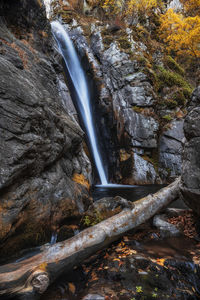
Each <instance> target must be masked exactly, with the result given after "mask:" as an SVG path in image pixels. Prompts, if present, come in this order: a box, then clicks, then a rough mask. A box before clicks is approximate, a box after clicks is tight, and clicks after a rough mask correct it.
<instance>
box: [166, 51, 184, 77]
mask: <svg viewBox="0 0 200 300" xmlns="http://www.w3.org/2000/svg"><path fill="white" fill-rule="evenodd" d="M164 64H165V66H166V67H168V68H169V69H171V70H172V71H174V72H176V73H178V74H180V75H182V76H183V75H184V74H185V70H184V69H183V68H182V67H181V66H180V65H179V64H178V63H177V62H176V61H175V59H173V58H172V57H171V56H170V55H167V56H166V57H165V58H164Z"/></svg>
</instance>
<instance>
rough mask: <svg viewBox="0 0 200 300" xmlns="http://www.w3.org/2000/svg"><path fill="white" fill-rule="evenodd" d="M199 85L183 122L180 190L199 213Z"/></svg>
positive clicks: (187, 202) (186, 200) (187, 201)
mask: <svg viewBox="0 0 200 300" xmlns="http://www.w3.org/2000/svg"><path fill="white" fill-rule="evenodd" d="M199 125H200V87H198V88H197V89H195V91H194V92H193V95H192V99H191V102H190V103H189V107H188V115H187V117H186V119H185V122H184V132H185V137H186V142H185V147H184V153H183V166H182V177H181V178H182V184H181V190H182V194H183V197H184V201H185V202H186V204H187V205H188V206H189V207H191V208H192V209H193V210H194V212H195V213H197V214H198V215H200V127H199Z"/></svg>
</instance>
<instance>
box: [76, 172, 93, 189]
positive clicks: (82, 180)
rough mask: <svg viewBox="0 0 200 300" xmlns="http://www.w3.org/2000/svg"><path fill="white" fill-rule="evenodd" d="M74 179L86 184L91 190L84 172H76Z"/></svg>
mask: <svg viewBox="0 0 200 300" xmlns="http://www.w3.org/2000/svg"><path fill="white" fill-rule="evenodd" d="M72 180H73V181H75V182H76V183H79V184H81V185H84V186H85V187H86V188H87V189H88V190H89V188H90V184H89V182H88V181H87V179H86V178H85V176H84V175H83V174H78V173H74V175H73V177H72Z"/></svg>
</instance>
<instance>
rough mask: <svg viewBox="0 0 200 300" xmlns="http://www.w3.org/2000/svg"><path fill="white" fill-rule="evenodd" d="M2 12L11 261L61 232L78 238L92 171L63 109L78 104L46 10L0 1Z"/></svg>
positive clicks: (3, 199) (2, 187)
mask: <svg viewBox="0 0 200 300" xmlns="http://www.w3.org/2000/svg"><path fill="white" fill-rule="evenodd" d="M0 12H1V13H0V14H1V15H0V24H1V26H0V138H1V143H0V165H1V169H0V242H1V247H0V253H1V255H3V254H6V255H9V254H11V253H15V252H16V251H18V250H20V249H22V248H24V247H31V246H35V245H38V244H40V243H44V242H47V241H48V242H49V241H50V238H51V234H52V232H53V231H55V229H56V228H57V227H61V228H62V229H61V231H60V234H64V236H65V238H68V237H70V236H72V235H73V234H74V231H73V228H74V227H73V226H74V219H76V218H80V216H81V215H82V213H83V212H84V211H85V209H86V208H87V206H88V204H89V203H90V199H89V192H88V187H89V181H90V173H91V172H90V171H91V166H90V162H89V160H88V158H87V156H86V154H85V152H84V150H83V143H82V142H83V135H84V134H83V132H82V130H81V129H80V127H79V125H78V123H77V122H76V120H75V118H74V116H73V115H72V114H71V111H73V109H72V108H71V107H72V106H71V107H70V105H68V108H67V107H66V106H65V107H63V105H62V103H63V101H65V100H66V99H63V98H62V95H63V94H65V98H67V101H68V103H70V101H71V99H70V96H69V93H68V91H67V88H66V87H65V85H64V83H63V78H62V67H61V66H60V65H59V63H58V61H60V57H59V55H58V54H57V52H55V50H54V47H55V46H54V41H53V38H52V36H51V32H50V25H49V23H48V21H47V19H46V13H45V8H44V6H43V3H42V2H41V1H36V0H34V1H25V0H20V1H18V0H17V1H13V0H12V1H10V0H9V1H7V0H6V1H1V3H0ZM63 90H64V91H63ZM67 109H68V111H67ZM79 182H81V183H82V184H79ZM72 220H73V221H72ZM71 224H73V226H71Z"/></svg>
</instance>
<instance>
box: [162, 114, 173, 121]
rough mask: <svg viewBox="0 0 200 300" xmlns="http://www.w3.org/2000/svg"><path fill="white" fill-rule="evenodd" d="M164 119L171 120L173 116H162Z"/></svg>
mask: <svg viewBox="0 0 200 300" xmlns="http://www.w3.org/2000/svg"><path fill="white" fill-rule="evenodd" d="M162 118H163V119H164V120H167V121H171V120H172V119H173V118H172V116H170V115H165V116H163V117H162Z"/></svg>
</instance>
